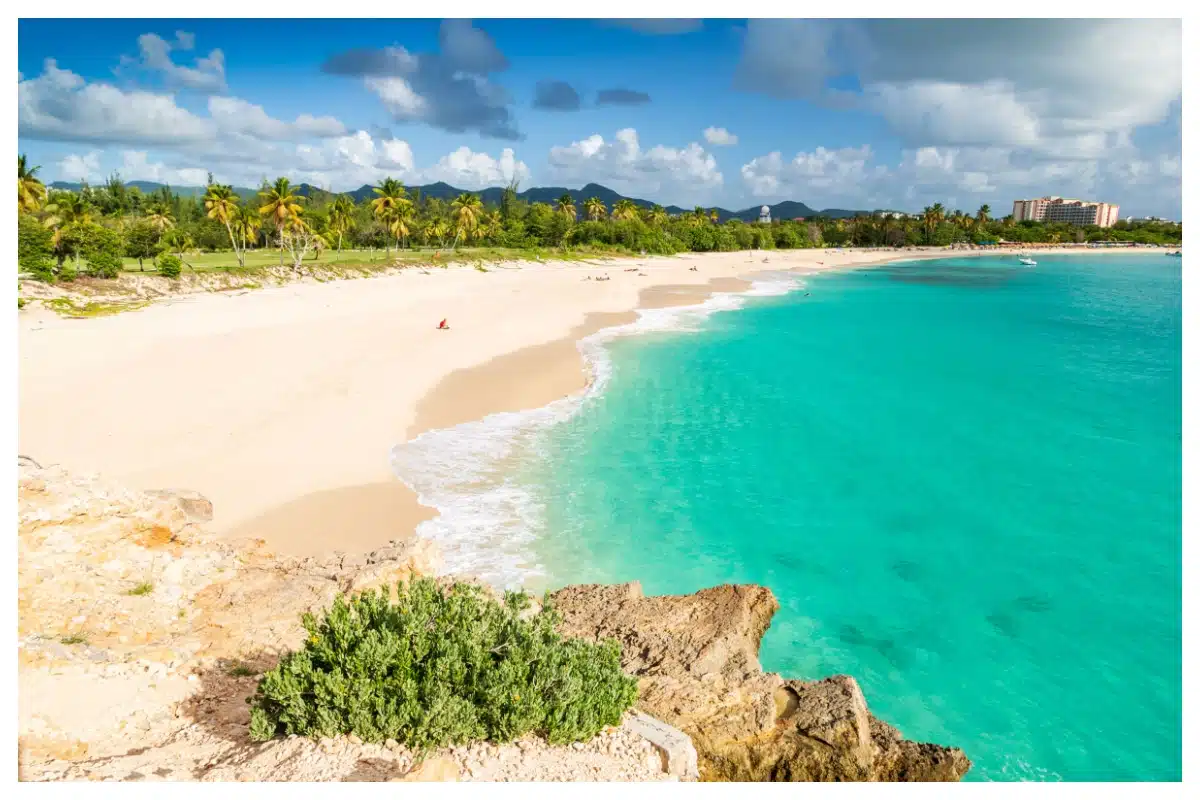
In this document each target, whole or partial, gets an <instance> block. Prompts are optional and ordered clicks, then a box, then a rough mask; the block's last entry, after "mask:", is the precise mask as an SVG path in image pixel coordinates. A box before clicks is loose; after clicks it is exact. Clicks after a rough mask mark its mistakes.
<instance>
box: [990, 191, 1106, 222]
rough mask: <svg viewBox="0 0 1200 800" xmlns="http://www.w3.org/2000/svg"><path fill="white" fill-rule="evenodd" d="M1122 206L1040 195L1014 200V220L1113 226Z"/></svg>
mask: <svg viewBox="0 0 1200 800" xmlns="http://www.w3.org/2000/svg"><path fill="white" fill-rule="evenodd" d="M1119 208H1120V206H1116V205H1113V204H1112V203H1098V202H1091V201H1088V200H1071V199H1069V198H1065V197H1038V198H1036V199H1034V200H1014V201H1013V220H1014V221H1015V222H1021V221H1022V220H1026V219H1031V220H1036V221H1037V222H1069V223H1070V224H1072V225H1099V226H1100V227H1101V228H1109V227H1112V224H1113V223H1114V222H1116V221H1117V210H1118V209H1119Z"/></svg>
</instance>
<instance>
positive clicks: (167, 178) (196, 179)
mask: <svg viewBox="0 0 1200 800" xmlns="http://www.w3.org/2000/svg"><path fill="white" fill-rule="evenodd" d="M118 172H119V173H120V175H121V178H122V180H127V181H152V182H154V183H165V184H169V185H173V186H203V185H204V184H205V183H206V182H207V180H208V171H207V170H204V169H199V168H196V167H191V168H189V167H183V168H174V167H169V166H167V165H166V164H163V163H162V162H152V161H150V159H149V155H148V154H147V153H146V151H144V150H126V151H124V152H122V153H121V166H120V168H119V169H118Z"/></svg>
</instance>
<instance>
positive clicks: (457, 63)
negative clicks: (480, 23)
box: [321, 20, 521, 139]
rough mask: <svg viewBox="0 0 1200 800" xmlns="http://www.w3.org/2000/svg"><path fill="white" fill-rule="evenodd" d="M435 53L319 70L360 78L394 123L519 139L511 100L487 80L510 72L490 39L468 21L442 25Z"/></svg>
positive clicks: (387, 51)
mask: <svg viewBox="0 0 1200 800" xmlns="http://www.w3.org/2000/svg"><path fill="white" fill-rule="evenodd" d="M438 43H439V47H440V50H439V52H436V53H410V52H409V51H408V50H406V49H405V48H403V47H399V46H394V47H387V48H383V49H380V50H371V49H363V48H360V49H356V50H348V51H346V52H343V53H339V54H336V55H334V56H331V57H330V58H329V59H327V60H326V61H325V63H324V64H323V65H322V67H321V69H322V70H323V71H324V72H326V73H328V74H331V75H343V76H348V77H357V78H362V79H363V80H364V82H365V84H366V86H367V88H368V89H370V90H371V91H372V92H374V93H375V95H376V96H378V97H379V99H380V101H381V102H382V103H383V106H384V108H386V109H387V111H388V113H390V114H391V115H392V118H393V119H394V120H396V121H397V122H423V123H425V124H427V125H431V126H433V127H435V128H440V129H442V130H445V131H450V132H451V133H464V132H467V131H473V132H476V133H479V134H480V135H482V136H486V137H490V138H494V139H519V138H521V134H520V132H519V131H518V130H517V127H516V122H515V120H514V119H513V115H512V110H511V108H510V106H511V103H512V98H511V97H510V95H509V93H508V92H507V91H506V90H505V89H504V88H503V87H501V86H500V85H498V84H496V83H494V82H492V81H491V80H490V79H489V77H488V76H489V75H490V74H491V73H494V72H499V71H502V70H504V69H506V68H507V67H508V60H507V59H506V58H505V57H504V54H503V53H501V52H500V50H499V49H498V48H497V47H496V45H495V42H493V40H492V38H491V36H489V35H488V34H487V33H486V32H485V31H483V30H480V29H479V28H476V27H474V26H473V25H471V23H470V22H469V21H466V20H445V21H444V22H442V25H441V28H440V29H439V32H438Z"/></svg>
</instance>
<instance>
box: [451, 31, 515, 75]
mask: <svg viewBox="0 0 1200 800" xmlns="http://www.w3.org/2000/svg"><path fill="white" fill-rule="evenodd" d="M438 44H439V45H440V46H441V50H442V57H443V58H444V59H446V60H447V61H448V62H450V63H451V64H453V65H454V66H455V67H456V68H458V69H460V70H463V71H464V72H471V73H474V74H476V75H487V74H488V73H489V72H500V71H502V70H506V69H508V59H507V58H505V57H504V54H503V53H501V52H500V49H499V48H498V47H496V43H495V41H493V40H492V37H491V36H489V35H488V34H487V33H485V32H484V31H482V30H480V29H479V28H476V27H474V26H473V25H472V24H471V22H470V20H465V19H448V20H445V21H444V22H442V26H441V27H440V28H439V29H438Z"/></svg>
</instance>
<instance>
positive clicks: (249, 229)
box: [232, 206, 262, 265]
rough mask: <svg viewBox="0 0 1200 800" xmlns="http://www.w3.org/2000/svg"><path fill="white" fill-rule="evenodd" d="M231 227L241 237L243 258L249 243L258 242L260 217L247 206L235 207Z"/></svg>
mask: <svg viewBox="0 0 1200 800" xmlns="http://www.w3.org/2000/svg"><path fill="white" fill-rule="evenodd" d="M232 225H233V230H234V232H235V233H237V235H238V236H239V237H241V240H242V255H243V257H244V256H245V253H246V249H247V248H248V247H249V246H250V243H251V242H257V241H258V229H259V228H260V227H262V217H260V216H259V215H258V212H257V211H255V210H254V209H253V208H251V207H249V206H235V207H234V213H233V220H232ZM243 265H244V262H243Z"/></svg>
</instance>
